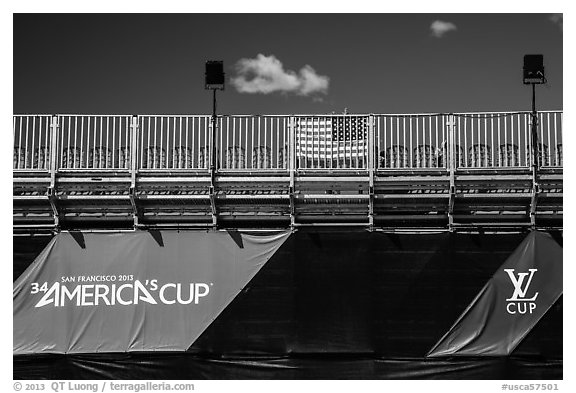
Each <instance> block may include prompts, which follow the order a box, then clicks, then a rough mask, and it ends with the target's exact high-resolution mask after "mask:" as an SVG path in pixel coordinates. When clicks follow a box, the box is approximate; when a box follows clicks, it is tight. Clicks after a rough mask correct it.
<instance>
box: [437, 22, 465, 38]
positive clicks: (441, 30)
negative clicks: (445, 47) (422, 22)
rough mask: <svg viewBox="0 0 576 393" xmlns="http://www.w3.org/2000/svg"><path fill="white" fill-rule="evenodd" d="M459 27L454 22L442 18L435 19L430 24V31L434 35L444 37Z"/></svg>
mask: <svg viewBox="0 0 576 393" xmlns="http://www.w3.org/2000/svg"><path fill="white" fill-rule="evenodd" d="M457 29H458V28H457V27H456V25H455V24H454V23H452V22H444V21H441V20H435V21H434V22H432V24H431V25H430V32H431V34H432V37H436V38H442V37H443V36H444V35H445V34H446V33H448V32H449V31H452V30H457Z"/></svg>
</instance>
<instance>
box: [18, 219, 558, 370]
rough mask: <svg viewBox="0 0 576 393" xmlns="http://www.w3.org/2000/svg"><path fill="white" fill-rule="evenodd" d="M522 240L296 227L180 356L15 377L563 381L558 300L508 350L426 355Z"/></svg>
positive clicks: (38, 364)
mask: <svg viewBox="0 0 576 393" xmlns="http://www.w3.org/2000/svg"><path fill="white" fill-rule="evenodd" d="M525 236H526V235H525V234H474V235H472V234H457V233H453V234H429V235H412V234H401V235H392V234H382V233H367V232H364V231H362V232H360V231H345V232H344V231H338V232H330V231H314V232H309V231H304V230H300V231H297V232H295V233H294V234H293V235H291V236H290V237H289V238H288V239H287V240H286V242H285V243H284V244H283V245H282V247H280V249H279V250H278V251H277V252H276V253H275V254H274V256H273V257H272V258H271V259H270V261H268V262H267V263H266V265H265V266H264V267H263V268H262V269H261V270H260V271H259V272H258V274H256V275H255V277H254V278H253V279H252V280H251V281H250V283H249V284H248V285H247V286H246V288H245V289H244V290H243V291H242V292H241V293H240V294H239V295H238V296H237V297H236V298H235V299H234V301H232V303H231V304H230V305H229V306H228V307H227V308H226V309H225V310H224V311H223V312H222V313H221V314H220V316H219V317H218V318H217V319H216V320H215V321H214V322H213V323H212V324H211V325H210V326H209V327H208V328H207V329H206V330H205V331H204V333H202V334H201V335H200V337H199V338H198V339H197V340H196V342H195V343H194V344H193V345H192V346H191V347H190V349H189V351H188V352H187V353H180V354H162V353H141V354H140V353H138V354H137V353H130V354H83V355H80V354H78V355H25V356H15V357H14V378H16V379H22V378H52V379H54V378H61V379H85V378H115V379H132V378H133V379H140V378H147V379H196V378H198V379H201V378H208V379H282V378H287V379H291V378H296V379H308V378H310V379H337V378H358V379H389V378H407V379H416V378H440V379H561V378H562V298H560V299H559V300H558V301H557V302H556V304H555V305H554V306H553V307H552V308H551V309H550V310H549V312H548V313H547V314H546V315H545V316H544V317H543V318H542V319H541V320H540V321H539V322H538V324H537V325H536V326H535V328H534V329H532V331H531V332H530V333H529V334H528V335H527V336H526V338H525V339H524V340H523V341H522V343H521V344H520V345H519V346H518V347H517V348H516V350H515V351H514V352H513V354H512V356H511V357H506V358H499V359H492V358H484V359H478V358H476V359H475V358H454V359H452V358H444V359H426V358H425V356H426V353H427V352H428V350H429V349H430V348H431V347H432V346H433V345H434V343H436V342H437V341H438V339H439V338H440V337H442V335H443V334H444V333H445V332H446V331H447V330H448V329H449V328H450V326H452V325H453V323H454V321H455V320H456V319H457V318H458V316H459V315H460V314H461V313H462V312H463V311H464V310H465V309H466V307H467V306H468V304H470V302H471V301H472V300H473V299H474V297H475V296H476V294H477V293H478V292H479V291H480V290H481V288H482V287H483V286H484V285H485V283H486V282H487V281H488V280H489V279H490V278H491V277H492V275H493V274H494V272H495V271H496V270H497V269H498V268H499V267H500V266H501V265H502V264H503V263H504V261H505V260H506V259H507V258H508V257H509V256H510V254H511V253H512V252H513V251H514V250H515V249H516V248H517V247H518V245H519V244H520V243H521V242H522V240H523V239H524V238H525ZM556 237H558V240H560V241H561V236H556ZM18 247H25V245H24V244H20V243H19V244H18ZM15 248H16V243H15ZM16 251H17V250H16V249H15V255H16ZM15 263H16V261H15ZM24 263H25V262H19V264H24ZM28 263H30V261H28Z"/></svg>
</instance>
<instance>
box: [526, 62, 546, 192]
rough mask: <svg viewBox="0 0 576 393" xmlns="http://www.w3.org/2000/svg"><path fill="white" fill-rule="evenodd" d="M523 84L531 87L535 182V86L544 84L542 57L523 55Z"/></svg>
mask: <svg viewBox="0 0 576 393" xmlns="http://www.w3.org/2000/svg"><path fill="white" fill-rule="evenodd" d="M523 82H524V84H525V85H532V132H531V133H532V157H533V160H532V168H533V176H534V179H535V181H536V176H537V171H538V165H539V162H538V113H537V112H536V85H540V84H544V83H546V78H545V77H544V56H543V55H524V68H523Z"/></svg>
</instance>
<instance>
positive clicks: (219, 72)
mask: <svg viewBox="0 0 576 393" xmlns="http://www.w3.org/2000/svg"><path fill="white" fill-rule="evenodd" d="M205 77H206V79H205V89H206V90H212V135H211V139H212V149H211V154H210V171H211V172H212V174H214V172H215V169H216V163H215V161H216V126H217V114H216V90H224V86H225V82H224V80H225V78H224V62H223V61H221V60H210V61H207V62H206V74H205Z"/></svg>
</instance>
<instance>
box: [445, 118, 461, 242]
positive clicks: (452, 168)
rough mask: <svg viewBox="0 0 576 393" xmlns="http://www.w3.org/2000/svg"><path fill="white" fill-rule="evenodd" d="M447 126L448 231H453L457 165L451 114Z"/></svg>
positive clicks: (453, 121) (454, 132) (454, 130)
mask: <svg viewBox="0 0 576 393" xmlns="http://www.w3.org/2000/svg"><path fill="white" fill-rule="evenodd" d="M446 126H447V128H448V129H447V133H446V134H447V139H448V141H447V142H448V143H447V144H448V146H447V150H448V152H447V155H448V159H447V160H446V162H447V164H448V171H449V176H450V193H449V199H448V230H449V231H450V232H453V231H454V202H455V199H456V179H455V172H456V167H457V165H458V163H457V161H456V121H455V118H454V115H453V114H450V115H448V121H447V122H446Z"/></svg>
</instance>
